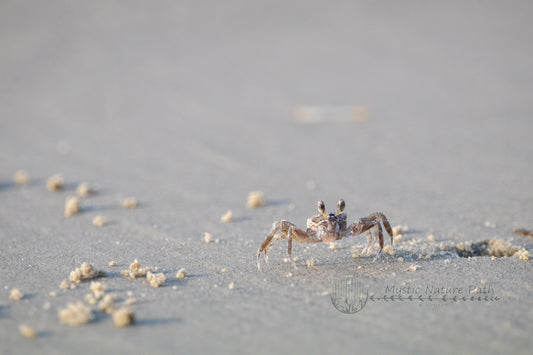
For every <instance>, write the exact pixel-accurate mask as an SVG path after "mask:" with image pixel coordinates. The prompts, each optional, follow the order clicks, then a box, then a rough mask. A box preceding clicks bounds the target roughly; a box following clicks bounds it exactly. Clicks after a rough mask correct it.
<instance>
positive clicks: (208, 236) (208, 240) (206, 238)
mask: <svg viewBox="0 0 533 355" xmlns="http://www.w3.org/2000/svg"><path fill="white" fill-rule="evenodd" d="M212 239H213V237H212V236H211V233H207V232H205V233H204V242H206V243H211V240H212Z"/></svg>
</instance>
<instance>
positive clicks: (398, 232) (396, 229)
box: [392, 225, 409, 237]
mask: <svg viewBox="0 0 533 355" xmlns="http://www.w3.org/2000/svg"><path fill="white" fill-rule="evenodd" d="M408 230H409V227H407V226H406V225H403V226H402V225H397V226H394V227H392V235H393V236H394V237H396V236H398V235H401V234H402V233H403V232H407V231H408Z"/></svg>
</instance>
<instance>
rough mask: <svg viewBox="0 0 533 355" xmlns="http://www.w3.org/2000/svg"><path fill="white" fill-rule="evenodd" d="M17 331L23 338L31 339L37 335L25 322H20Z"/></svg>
mask: <svg viewBox="0 0 533 355" xmlns="http://www.w3.org/2000/svg"><path fill="white" fill-rule="evenodd" d="M19 331H20V334H22V336H23V337H24V338H29V339H33V338H35V337H37V332H36V331H35V330H34V329H33V328H32V327H30V326H27V325H26V324H21V325H20V326H19Z"/></svg>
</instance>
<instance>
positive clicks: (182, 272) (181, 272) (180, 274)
mask: <svg viewBox="0 0 533 355" xmlns="http://www.w3.org/2000/svg"><path fill="white" fill-rule="evenodd" d="M186 276H187V272H186V271H185V268H181V269H179V270H178V272H177V273H176V278H177V279H180V280H182V279H184V278H185V277H186Z"/></svg>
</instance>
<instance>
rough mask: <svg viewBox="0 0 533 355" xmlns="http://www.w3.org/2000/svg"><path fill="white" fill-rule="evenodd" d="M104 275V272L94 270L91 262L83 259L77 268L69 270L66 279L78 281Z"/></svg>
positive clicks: (72, 281)
mask: <svg viewBox="0 0 533 355" xmlns="http://www.w3.org/2000/svg"><path fill="white" fill-rule="evenodd" d="M104 275H105V272H103V271H99V270H95V269H94V268H93V266H92V265H91V264H89V263H88V262H86V261H85V262H84V263H83V264H81V266H80V267H79V268H76V269H75V270H74V271H71V272H70V275H69V277H68V279H69V281H70V282H71V283H80V282H82V281H84V280H90V279H94V278H97V277H102V276H104Z"/></svg>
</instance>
